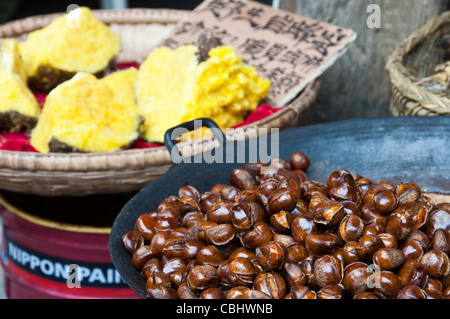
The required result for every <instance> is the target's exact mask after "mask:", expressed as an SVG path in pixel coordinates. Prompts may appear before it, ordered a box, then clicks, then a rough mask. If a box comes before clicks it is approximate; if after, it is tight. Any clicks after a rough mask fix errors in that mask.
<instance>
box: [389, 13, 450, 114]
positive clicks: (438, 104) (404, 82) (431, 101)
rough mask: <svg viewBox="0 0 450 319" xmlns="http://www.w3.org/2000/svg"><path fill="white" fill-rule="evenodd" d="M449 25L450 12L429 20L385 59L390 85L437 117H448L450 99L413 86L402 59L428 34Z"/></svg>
mask: <svg viewBox="0 0 450 319" xmlns="http://www.w3.org/2000/svg"><path fill="white" fill-rule="evenodd" d="M448 23H450V11H445V12H443V13H442V14H440V15H439V16H437V17H434V18H432V19H429V20H428V22H426V23H425V24H424V25H422V26H421V27H420V28H418V29H417V30H415V31H414V32H413V33H411V34H410V35H409V36H408V37H407V38H405V39H404V40H403V41H402V42H401V43H400V44H399V45H398V46H397V47H396V49H395V50H394V51H393V52H392V53H391V54H390V55H389V56H388V57H387V60H386V70H387V71H388V72H389V78H390V82H391V85H392V86H393V87H395V89H396V90H397V91H399V92H401V94H402V95H403V96H404V97H406V98H407V99H409V100H411V101H414V102H415V103H417V104H418V105H420V106H421V107H422V108H425V109H427V110H429V111H431V112H433V113H435V114H438V115H450V107H449V106H450V98H446V97H443V96H442V95H439V94H435V93H434V92H432V91H430V90H428V89H427V88H425V87H422V86H418V85H415V84H414V81H416V80H417V79H416V78H415V77H413V76H412V75H411V74H410V73H409V72H408V70H407V69H406V67H405V66H404V65H403V63H402V62H403V57H404V56H405V55H407V54H408V53H409V52H411V51H412V49H414V48H415V47H416V46H417V45H419V44H420V43H421V42H422V41H423V40H424V39H425V38H426V37H427V36H428V35H429V34H432V33H434V32H436V31H437V30H438V29H439V28H440V27H441V26H442V25H444V24H448Z"/></svg>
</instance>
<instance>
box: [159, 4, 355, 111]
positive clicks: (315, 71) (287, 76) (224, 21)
mask: <svg viewBox="0 0 450 319" xmlns="http://www.w3.org/2000/svg"><path fill="white" fill-rule="evenodd" d="M202 36H207V37H215V38H218V39H219V40H220V42H221V44H222V45H229V46H232V47H233V48H234V49H235V50H236V52H237V53H238V54H239V55H240V56H241V57H242V60H243V61H244V62H245V63H247V64H249V65H252V66H254V67H255V68H256V69H257V70H258V74H259V75H260V76H262V77H264V78H266V79H269V80H270V81H271V88H270V91H269V96H268V99H267V100H268V103H269V104H271V105H272V106H275V107H282V106H284V105H286V104H287V103H289V102H290V101H291V100H292V99H293V98H295V97H296V96H297V95H298V94H299V93H300V92H301V91H302V90H303V89H304V88H305V86H306V85H307V84H308V83H310V82H311V81H314V80H315V79H316V78H317V77H319V76H320V75H321V74H322V73H323V72H325V70H326V69H328V68H329V67H330V66H331V65H332V64H333V63H334V62H335V61H336V59H337V58H338V57H340V56H341V55H342V54H344V53H345V51H346V50H347V48H348V47H349V45H350V44H351V43H352V42H353V41H354V40H355V39H356V33H355V32H354V31H353V30H351V29H344V28H341V27H338V26H335V25H331V24H328V23H324V22H321V21H317V20H314V19H309V18H306V17H302V16H299V15H297V14H294V13H291V12H287V11H283V10H276V9H274V8H272V7H270V6H266V5H262V4H260V3H258V2H254V1H246V0H206V1H204V2H202V3H201V4H200V5H199V6H198V7H197V8H195V9H194V11H192V13H191V14H190V15H189V16H188V17H187V18H185V19H184V20H181V21H179V22H178V24H177V25H176V27H175V28H174V30H173V31H172V32H171V33H170V34H169V36H168V37H167V38H165V39H164V40H163V41H162V43H160V45H159V46H168V47H170V48H172V49H175V48H176V47H178V46H180V45H186V44H197V43H198V41H199V39H200V37H202Z"/></svg>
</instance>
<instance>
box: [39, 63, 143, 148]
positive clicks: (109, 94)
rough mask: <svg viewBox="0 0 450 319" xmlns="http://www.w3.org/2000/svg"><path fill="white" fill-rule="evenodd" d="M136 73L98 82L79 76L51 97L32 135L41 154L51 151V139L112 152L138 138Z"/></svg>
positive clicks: (120, 74) (86, 76)
mask: <svg viewBox="0 0 450 319" xmlns="http://www.w3.org/2000/svg"><path fill="white" fill-rule="evenodd" d="M136 74H137V70H136V69H135V68H130V69H128V70H124V71H118V72H115V73H112V74H110V75H108V76H106V77H105V78H103V79H100V80H98V79H97V78H96V77H95V76H93V75H92V74H88V73H77V75H75V76H74V77H73V78H72V79H71V80H69V81H66V82H64V83H62V84H60V85H59V86H57V87H56V88H55V89H54V90H52V92H51V93H50V94H49V95H48V97H47V99H46V102H45V105H44V109H43V112H42V115H41V117H40V119H39V121H38V124H37V126H36V128H35V129H34V130H33V132H32V135H31V145H32V146H33V147H34V148H36V149H37V150H38V151H40V152H43V153H45V152H49V151H59V150H58V149H50V147H49V144H50V142H51V141H52V139H55V140H57V141H58V142H60V143H64V144H65V145H68V146H70V147H72V148H74V149H76V150H78V151H84V152H111V151H118V150H120V149H122V148H125V147H127V146H129V144H130V143H132V142H133V141H134V140H136V139H137V138H138V128H139V125H140V122H141V119H140V115H139V112H138V110H137V106H136V103H135V98H134V92H133V82H134V79H135V77H136Z"/></svg>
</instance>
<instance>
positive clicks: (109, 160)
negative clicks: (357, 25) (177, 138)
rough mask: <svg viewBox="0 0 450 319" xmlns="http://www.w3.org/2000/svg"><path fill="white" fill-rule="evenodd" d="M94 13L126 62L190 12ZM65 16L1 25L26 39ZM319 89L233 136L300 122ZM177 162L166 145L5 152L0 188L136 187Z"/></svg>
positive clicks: (63, 192)
mask: <svg viewBox="0 0 450 319" xmlns="http://www.w3.org/2000/svg"><path fill="white" fill-rule="evenodd" d="M93 13H94V15H95V16H96V17H97V18H98V19H100V20H101V21H103V22H104V23H106V24H108V25H109V26H110V28H111V29H112V30H113V31H114V32H116V33H117V34H118V35H119V36H120V37H121V40H122V50H121V52H120V53H119V56H118V57H117V61H118V62H119V63H120V62H129V61H137V62H142V61H143V60H144V59H145V57H146V56H147V55H148V53H149V52H150V51H151V50H152V49H153V48H154V47H155V46H156V45H157V43H158V42H159V41H160V40H161V39H162V38H164V37H165V36H166V35H167V34H168V33H169V32H170V31H171V29H172V28H173V27H174V26H175V24H176V23H177V22H178V21H179V20H180V19H182V18H184V17H185V16H186V15H187V14H189V11H184V10H168V9H140V8H133V9H126V10H93ZM59 15H60V14H49V15H40V16H34V17H29V18H25V19H21V20H16V21H12V22H9V23H6V24H3V25H0V38H7V37H8V38H15V39H17V40H18V41H23V40H24V39H26V36H27V34H28V33H29V32H31V31H33V30H36V29H39V28H42V27H44V26H46V25H48V24H49V23H50V22H51V21H53V20H54V19H55V18H56V17H57V16H59ZM136 44H138V45H136ZM319 88H320V79H317V80H316V81H314V82H313V83H310V84H309V85H308V86H307V87H306V88H305V89H304V90H303V91H302V92H301V93H300V94H299V95H298V96H297V97H296V98H295V99H293V100H292V101H291V102H290V103H289V104H288V105H286V106H285V107H283V108H282V109H281V110H279V111H278V112H276V113H274V114H272V115H270V116H268V117H266V118H264V119H262V120H259V121H257V122H254V123H252V124H250V125H247V126H244V127H242V130H243V132H244V134H242V131H240V132H241V134H240V135H238V134H237V133H235V132H234V133H233V132H231V133H229V134H227V138H228V139H231V140H233V139H234V140H235V139H239V138H240V136H242V135H244V138H251V137H256V136H257V134H258V130H257V129H258V128H268V129H270V128H279V129H280V130H281V129H287V128H292V127H296V126H298V125H299V124H300V122H301V121H302V120H303V119H304V117H305V116H306V114H307V112H308V111H309V109H310V108H311V107H312V105H313V104H314V102H315V100H316V97H317V94H318V91H319ZM196 143H201V144H204V145H202V147H203V150H206V149H208V145H210V146H209V147H214V145H216V144H214V139H213V138H205V139H204V140H201V141H199V142H196ZM211 145H212V146H211ZM178 149H179V150H180V152H181V153H182V154H183V155H186V154H190V153H189V152H191V153H192V149H193V145H192V144H191V145H184V146H183V145H180V146H178ZM196 149H198V148H196ZM171 165H172V161H171V157H170V154H169V152H168V150H167V149H166V148H165V147H163V146H161V147H156V148H147V149H130V150H124V151H120V152H112V153H88V154H86V153H85V154H80V153H73V154H59V153H47V154H43V153H32V152H16V151H0V189H4V190H9V191H14V192H21V193H27V194H36V195H42V196H85V195H92V194H112V193H124V192H134V191H137V190H139V189H140V188H142V187H144V186H145V185H147V184H148V183H150V182H152V181H153V180H155V179H156V178H157V177H159V176H160V175H162V174H164V173H166V172H167V170H168V169H169V168H170V167H171Z"/></svg>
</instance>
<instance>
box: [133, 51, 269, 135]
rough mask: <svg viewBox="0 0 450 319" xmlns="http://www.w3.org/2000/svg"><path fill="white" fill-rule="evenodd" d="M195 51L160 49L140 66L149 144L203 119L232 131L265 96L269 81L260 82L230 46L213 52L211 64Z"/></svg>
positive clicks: (138, 84)
mask: <svg viewBox="0 0 450 319" xmlns="http://www.w3.org/2000/svg"><path fill="white" fill-rule="evenodd" d="M197 51H198V47H197V46H194V45H186V46H180V47H178V48H177V49H175V50H172V49H170V48H167V47H162V48H158V49H156V50H154V51H153V52H151V53H150V55H149V56H148V57H147V59H146V60H145V61H144V63H143V64H142V65H141V67H140V69H139V73H138V77H137V80H136V83H135V88H136V96H137V104H138V108H139V110H140V111H141V113H142V114H143V116H144V119H145V121H144V125H143V131H142V133H143V136H144V138H145V139H146V140H148V141H152V142H163V138H164V133H165V132H166V130H168V129H169V128H171V127H173V126H176V125H178V124H180V123H183V122H186V121H189V120H193V119H195V118H200V117H209V118H211V119H213V120H214V121H215V122H216V123H217V124H218V125H219V126H220V127H221V128H227V127H231V126H233V125H235V124H238V123H240V122H242V121H243V120H244V117H245V116H246V115H247V114H248V113H249V112H251V111H253V110H254V109H256V107H257V106H258V102H259V101H260V100H261V99H262V98H264V97H265V96H266V95H267V93H268V90H269V87H270V81H268V80H265V79H263V78H261V77H258V74H257V71H256V69H255V68H254V67H252V66H248V65H246V64H244V63H243V62H242V60H241V58H240V57H239V56H238V55H237V54H236V52H235V51H234V49H233V48H232V47H228V46H219V47H216V48H214V49H212V50H210V51H209V59H207V60H206V61H204V62H201V63H198V60H197V56H196V54H197Z"/></svg>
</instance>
